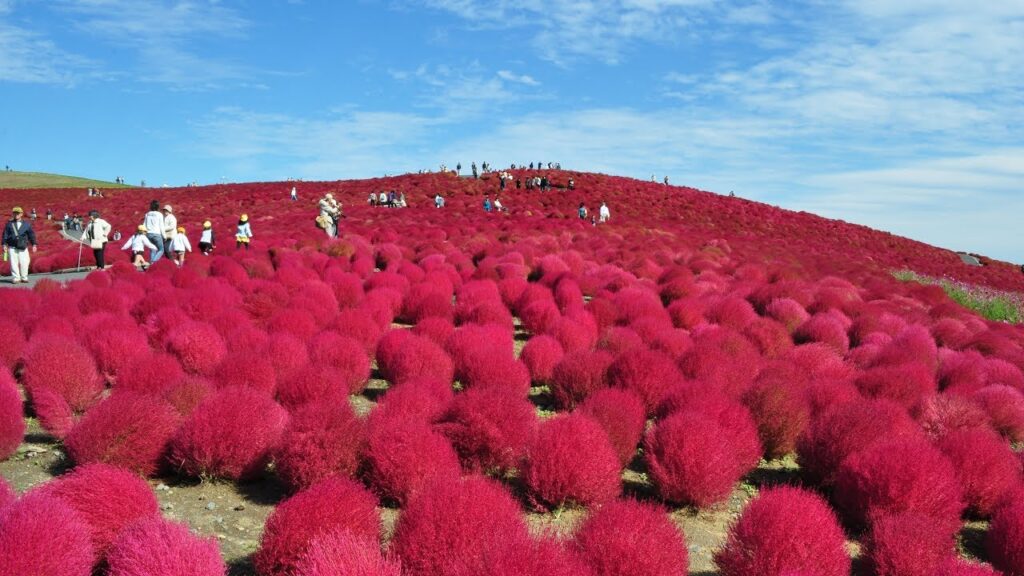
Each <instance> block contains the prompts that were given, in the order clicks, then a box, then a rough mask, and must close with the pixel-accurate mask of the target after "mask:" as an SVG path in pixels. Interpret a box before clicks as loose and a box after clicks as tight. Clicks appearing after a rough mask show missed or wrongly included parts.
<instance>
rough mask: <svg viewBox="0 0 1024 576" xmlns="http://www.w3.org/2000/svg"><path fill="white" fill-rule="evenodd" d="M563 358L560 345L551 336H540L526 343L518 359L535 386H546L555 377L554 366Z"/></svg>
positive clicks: (563, 352)
mask: <svg viewBox="0 0 1024 576" xmlns="http://www.w3.org/2000/svg"><path fill="white" fill-rule="evenodd" d="M563 356H565V351H564V350H562V345H561V344H559V343H558V340H555V339H554V338H553V337H552V336H547V335H545V334H541V335H539V336H534V337H533V338H530V339H529V340H527V341H526V345H525V346H523V351H522V352H521V353H520V355H519V359H520V360H522V361H523V364H526V367H527V368H528V369H529V371H530V378H531V379H532V380H533V381H534V382H535V383H537V384H542V385H543V384H548V383H550V382H551V380H552V378H554V375H555V366H557V365H558V363H559V362H560V361H561V360H562V357H563Z"/></svg>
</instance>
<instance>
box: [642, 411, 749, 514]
mask: <svg viewBox="0 0 1024 576" xmlns="http://www.w3.org/2000/svg"><path fill="white" fill-rule="evenodd" d="M728 434H729V432H728V430H726V429H725V428H724V427H722V426H721V425H720V424H719V423H718V421H717V420H715V419H714V418H713V417H708V416H705V415H703V414H701V413H699V412H697V411H690V410H683V411H680V412H678V413H676V414H673V415H671V416H669V417H667V418H665V419H664V420H662V421H660V422H658V423H657V424H656V425H655V427H654V428H652V429H651V430H649V431H648V432H647V436H646V437H645V438H644V459H645V460H646V462H647V468H648V470H649V471H650V475H651V480H652V481H653V483H654V485H655V487H656V488H657V490H658V494H659V496H661V498H662V499H663V500H665V501H667V502H672V503H679V504H693V505H695V506H698V507H705V506H709V505H711V504H714V503H716V502H720V501H721V500H723V499H725V498H726V497H727V496H728V495H729V492H730V491H731V490H732V487H733V485H734V484H736V482H737V481H738V480H739V479H740V476H742V475H743V473H744V472H746V470H745V469H744V467H743V466H742V465H741V463H740V461H739V460H740V458H739V456H738V455H737V454H736V450H735V448H734V447H733V445H732V443H731V442H728V441H726V440H727V438H728Z"/></svg>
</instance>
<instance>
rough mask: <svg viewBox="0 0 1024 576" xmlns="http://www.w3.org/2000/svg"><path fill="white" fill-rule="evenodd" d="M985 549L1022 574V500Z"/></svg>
mask: <svg viewBox="0 0 1024 576" xmlns="http://www.w3.org/2000/svg"><path fill="white" fill-rule="evenodd" d="M0 534H3V532H2V531H0ZM985 550H986V551H987V552H988V560H989V562H991V563H992V565H993V566H995V567H996V568H998V569H999V570H1002V571H1003V572H1005V573H1006V574H1007V575H1008V576H1009V575H1012V576H1019V575H1020V574H1024V500H1021V499H1020V498H1017V499H1015V500H1013V501H1011V502H1008V503H1007V504H1006V505H1005V506H1003V507H1002V508H1000V509H999V510H997V511H996V513H995V514H994V515H993V516H992V523H991V524H990V525H989V528H988V535H987V537H986V538H985Z"/></svg>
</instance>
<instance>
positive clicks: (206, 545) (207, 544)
mask: <svg viewBox="0 0 1024 576" xmlns="http://www.w3.org/2000/svg"><path fill="white" fill-rule="evenodd" d="M106 560H107V565H108V566H109V568H108V569H107V574H108V575H109V576H185V575H189V576H224V575H225V574H226V573H227V566H225V565H224V560H223V559H222V558H221V556H220V549H219V547H218V546H217V541H216V540H215V539H214V538H201V537H199V536H196V535H195V534H193V533H192V532H191V531H190V530H189V529H188V526H187V525H185V524H179V523H177V522H170V521H167V520H164V519H163V518H159V517H153V518H146V519H143V520H138V521H136V522H134V523H132V524H131V525H129V526H128V527H126V528H125V529H124V530H122V531H121V532H120V533H119V534H118V535H117V538H115V539H114V542H113V544H111V546H110V549H109V550H108V552H107V558H106Z"/></svg>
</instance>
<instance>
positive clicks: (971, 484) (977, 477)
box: [939, 429, 1021, 518]
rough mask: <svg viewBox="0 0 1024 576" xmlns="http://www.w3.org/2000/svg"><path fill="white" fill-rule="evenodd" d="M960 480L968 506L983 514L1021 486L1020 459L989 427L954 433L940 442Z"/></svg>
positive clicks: (992, 509)
mask: <svg viewBox="0 0 1024 576" xmlns="http://www.w3.org/2000/svg"><path fill="white" fill-rule="evenodd" d="M939 449H941V450H942V452H943V453H944V454H945V455H946V457H947V458H949V461H950V462H951V463H952V464H953V469H954V470H955V471H956V476H957V478H958V479H959V480H960V488H961V489H962V490H963V495H964V500H965V501H966V503H967V506H968V507H969V508H970V509H971V510H972V511H973V512H974V513H976V514H978V515H979V516H982V517H985V518H987V517H989V516H990V515H991V514H992V512H994V511H995V509H996V507H997V506H998V505H999V504H1001V503H1002V502H1003V500H1004V499H1005V498H1006V497H1007V496H1009V495H1010V494H1011V493H1012V491H1013V490H1014V488H1016V487H1017V486H1018V485H1020V482H1021V469H1020V461H1019V460H1018V459H1017V456H1016V454H1014V453H1013V451H1012V450H1010V445H1009V444H1008V443H1007V442H1006V441H1005V440H1003V439H1002V438H1001V437H1000V436H999V435H998V434H996V433H995V432H992V431H990V430H987V429H973V430H961V431H959V432H953V433H951V434H950V435H948V436H946V437H945V438H943V439H942V440H941V441H940V442H939Z"/></svg>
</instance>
